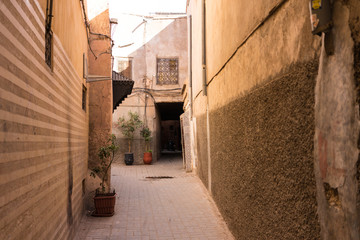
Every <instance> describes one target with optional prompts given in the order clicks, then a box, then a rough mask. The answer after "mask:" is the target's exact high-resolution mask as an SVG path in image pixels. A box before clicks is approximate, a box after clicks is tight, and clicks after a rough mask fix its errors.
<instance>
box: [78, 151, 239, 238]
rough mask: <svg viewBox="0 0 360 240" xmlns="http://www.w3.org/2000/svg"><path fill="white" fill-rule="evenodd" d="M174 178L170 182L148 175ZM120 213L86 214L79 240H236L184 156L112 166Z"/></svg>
mask: <svg viewBox="0 0 360 240" xmlns="http://www.w3.org/2000/svg"><path fill="white" fill-rule="evenodd" d="M154 176H155V177H156V176H171V177H174V178H168V179H149V178H146V177H154ZM112 187H114V188H115V189H116V192H117V199H116V206H115V215H114V216H112V217H109V218H96V217H90V216H84V217H83V218H82V220H81V224H80V227H79V228H78V232H77V235H76V237H75V239H78V240H83V239H86V240H88V239H126V240H135V239H139V240H140V239H146V240H150V239H159V240H160V239H166V240H170V239H214V240H215V239H216V240H222V239H224V240H227V239H233V237H232V235H231V233H230V232H229V230H228V228H227V226H226V224H225V223H224V221H223V219H222V218H221V216H220V214H219V212H218V210H217V208H216V206H215V204H214V203H213V201H212V200H211V197H210V196H209V194H208V192H207V191H206V189H205V188H204V186H203V185H202V183H201V181H200V180H199V178H198V177H197V176H196V175H195V174H193V173H185V171H184V170H183V169H182V159H181V157H177V158H174V157H166V158H163V159H162V160H160V161H158V162H157V163H156V164H153V165H134V166H125V165H124V164H115V165H113V168H112Z"/></svg>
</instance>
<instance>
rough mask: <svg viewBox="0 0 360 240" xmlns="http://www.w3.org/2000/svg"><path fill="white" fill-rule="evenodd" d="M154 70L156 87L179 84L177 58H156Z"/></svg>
mask: <svg viewBox="0 0 360 240" xmlns="http://www.w3.org/2000/svg"><path fill="white" fill-rule="evenodd" d="M156 68H157V71H156V72H157V75H156V79H157V84H158V85H171V84H178V83H179V61H178V59H177V58H158V59H157V60H156Z"/></svg>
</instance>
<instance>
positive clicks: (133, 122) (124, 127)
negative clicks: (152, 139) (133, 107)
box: [118, 111, 142, 152]
mask: <svg viewBox="0 0 360 240" xmlns="http://www.w3.org/2000/svg"><path fill="white" fill-rule="evenodd" d="M128 114H129V119H128V120H126V119H125V118H123V117H119V120H118V124H119V129H120V131H121V133H122V134H123V135H124V136H125V137H126V138H127V139H128V144H129V152H131V143H132V141H133V139H134V133H135V130H136V129H138V128H139V127H140V126H141V125H142V121H141V120H140V117H139V114H137V113H136V112H135V113H133V112H131V111H129V113H128Z"/></svg>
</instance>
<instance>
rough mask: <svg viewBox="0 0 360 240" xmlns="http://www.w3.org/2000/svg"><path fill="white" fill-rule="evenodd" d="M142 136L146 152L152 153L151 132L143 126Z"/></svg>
mask: <svg viewBox="0 0 360 240" xmlns="http://www.w3.org/2000/svg"><path fill="white" fill-rule="evenodd" d="M140 136H142V137H143V138H144V140H145V151H146V152H152V151H151V150H150V141H151V130H150V129H149V128H148V127H146V126H143V128H142V129H141V131H140Z"/></svg>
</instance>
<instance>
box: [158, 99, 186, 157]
mask: <svg viewBox="0 0 360 240" xmlns="http://www.w3.org/2000/svg"><path fill="white" fill-rule="evenodd" d="M157 107H158V111H159V114H160V117H161V122H160V125H161V140H160V150H161V153H162V154H171V153H181V151H182V146H181V129H180V115H181V114H182V113H183V112H184V111H183V103H182V102H176V103H158V104H157Z"/></svg>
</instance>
